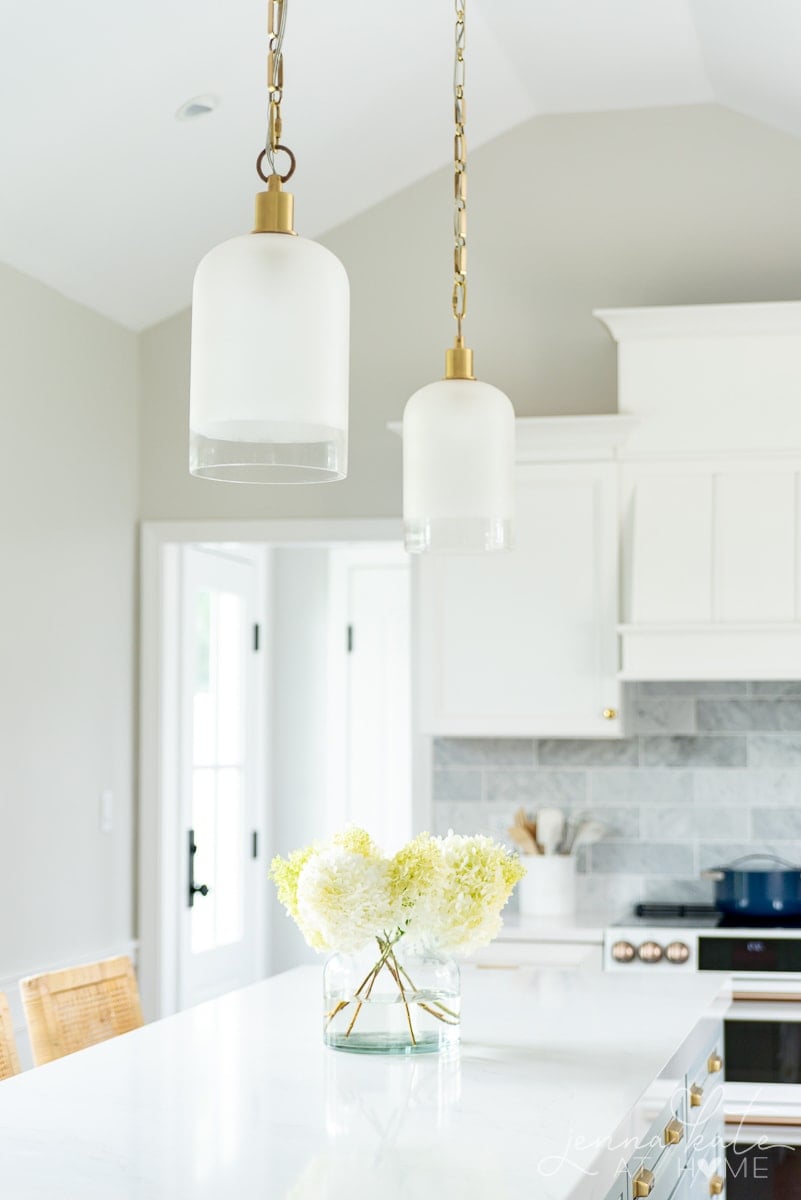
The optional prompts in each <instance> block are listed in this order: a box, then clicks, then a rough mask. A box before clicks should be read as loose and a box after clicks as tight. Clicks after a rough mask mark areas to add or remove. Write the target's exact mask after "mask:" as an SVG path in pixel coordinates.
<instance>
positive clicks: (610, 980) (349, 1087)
mask: <svg viewBox="0 0 801 1200" xmlns="http://www.w3.org/2000/svg"><path fill="white" fill-rule="evenodd" d="M720 986H721V984H720V980H714V979H711V978H709V977H698V976H692V977H690V978H682V979H680V980H679V979H676V980H675V981H674V980H666V979H664V978H660V979H659V980H653V979H642V980H640V979H637V981H636V986H633V981H632V980H630V979H628V978H621V977H620V976H616V975H600V974H599V975H593V976H588V975H587V974H584V973H582V974H579V973H575V972H554V971H547V972H537V971H535V970H518V971H503V972H501V971H497V972H496V971H481V970H478V969H476V968H470V967H468V968H465V970H464V972H463V1004H462V1010H463V1038H462V1045H461V1050H460V1051H457V1052H456V1053H452V1052H449V1053H448V1054H446V1055H419V1056H416V1057H413V1058H390V1057H383V1056H382V1057H372V1056H360V1055H353V1054H346V1053H342V1052H338V1051H335V1050H330V1049H327V1048H325V1047H324V1046H323V1044H322V1038H321V1009H322V1003H321V979H320V971H319V969H317V968H315V967H303V968H300V969H298V970H296V971H291V972H288V973H286V974H285V975H279V976H276V977H274V978H272V979H268V980H266V981H264V982H262V983H259V984H256V985H254V986H253V987H250V988H246V989H243V990H242V991H239V992H234V993H232V994H230V995H228V996H224V997H222V998H221V999H219V1000H215V1001H211V1002H210V1003H208V1004H204V1005H201V1006H199V1007H198V1008H195V1009H192V1010H190V1011H188V1012H185V1013H182V1014H180V1015H179V1016H177V1017H172V1018H170V1019H168V1020H164V1021H159V1022H155V1023H154V1024H152V1025H149V1026H147V1027H146V1028H144V1029H141V1030H137V1031H136V1032H135V1033H131V1034H127V1035H126V1036H124V1037H121V1038H117V1039H115V1040H114V1041H111V1042H106V1043H104V1044H103V1045H100V1046H95V1047H93V1048H92V1049H90V1050H86V1051H83V1052H82V1053H80V1054H76V1055H73V1056H71V1057H70V1058H65V1059H61V1060H60V1061H58V1062H55V1063H51V1064H49V1065H47V1066H44V1067H39V1068H37V1069H35V1070H33V1071H29V1072H27V1073H26V1074H24V1075H22V1076H19V1077H17V1078H15V1079H10V1080H7V1081H6V1082H4V1083H0V1197H3V1198H4V1200H5V1198H6V1197H8V1200H34V1198H35V1200H79V1198H80V1200H101V1198H102V1200H112V1198H113V1200H129V1198H131V1200H132V1198H136V1200H184V1198H186V1200H189V1198H190V1197H192V1198H193V1200H212V1197H213V1198H214V1200H246V1198H249V1197H254V1198H256V1197H258V1198H259V1200H279V1198H280V1200H300V1198H303V1200H368V1198H369V1200H376V1198H377V1197H381V1200H400V1198H401V1197H402V1198H403V1200H418V1198H423V1200H428V1198H429V1197H437V1200H451V1198H454V1200H455V1198H457V1197H458V1200H471V1198H473V1197H476V1198H478V1197H481V1200H486V1198H487V1197H492V1200H512V1198H514V1200H517V1198H520V1200H523V1198H526V1200H528V1198H530V1197H537V1200H568V1198H571V1200H572V1198H574V1197H575V1198H581V1200H603V1198H604V1197H605V1196H606V1193H607V1191H608V1189H609V1187H610V1186H611V1184H612V1181H613V1177H614V1174H615V1168H616V1164H617V1162H618V1161H619V1159H620V1155H619V1154H617V1156H616V1155H615V1154H614V1153H613V1152H610V1145H611V1146H612V1149H614V1139H615V1138H616V1136H617V1135H618V1134H619V1133H620V1131H621V1130H622V1129H623V1130H625V1129H630V1128H632V1113H633V1112H635V1111H636V1110H637V1106H638V1102H640V1101H641V1099H642V1097H643V1095H644V1093H645V1092H646V1090H647V1089H648V1087H649V1085H650V1084H651V1082H652V1081H653V1080H654V1079H655V1078H656V1076H657V1075H659V1073H660V1071H662V1070H663V1068H664V1067H665V1065H666V1064H667V1063H668V1061H669V1060H670V1058H671V1056H672V1055H673V1054H674V1052H675V1051H676V1050H677V1049H678V1047H679V1046H680V1044H681V1043H682V1042H683V1041H684V1039H685V1038H686V1037H687V1035H688V1034H689V1033H690V1032H691V1030H692V1029H693V1027H694V1026H695V1024H696V1021H697V1020H698V1019H699V1018H700V1017H701V1016H702V1015H703V1014H704V1013H705V1012H706V1011H707V1010H709V1008H710V1006H711V1005H712V1003H713V1001H714V998H715V996H716V994H717V992H718V990H719V988H720ZM578 1138H581V1144H578V1143H577V1139H578Z"/></svg>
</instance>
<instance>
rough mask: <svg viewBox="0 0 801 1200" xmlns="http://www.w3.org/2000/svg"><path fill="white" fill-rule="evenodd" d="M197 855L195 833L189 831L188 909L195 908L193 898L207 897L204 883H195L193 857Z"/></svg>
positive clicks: (191, 830)
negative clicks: (198, 896)
mask: <svg viewBox="0 0 801 1200" xmlns="http://www.w3.org/2000/svg"><path fill="white" fill-rule="evenodd" d="M196 854H197V846H196V845H195V831H194V829H190V830H189V907H190V908H194V907H195V896H197V895H198V894H199V895H201V896H208V894H209V889H208V886H207V885H206V884H205V883H201V884H200V886H198V885H197V884H196V883H195V855H196Z"/></svg>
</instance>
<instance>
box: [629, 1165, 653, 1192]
mask: <svg viewBox="0 0 801 1200" xmlns="http://www.w3.org/2000/svg"><path fill="white" fill-rule="evenodd" d="M632 1184H633V1187H634V1191H633V1193H632V1194H633V1195H634V1196H650V1195H651V1192H652V1191H653V1190H654V1173H653V1171H649V1170H648V1168H647V1167H640V1169H639V1171H638V1172H637V1174H636V1175H635V1176H634V1179H633V1180H632Z"/></svg>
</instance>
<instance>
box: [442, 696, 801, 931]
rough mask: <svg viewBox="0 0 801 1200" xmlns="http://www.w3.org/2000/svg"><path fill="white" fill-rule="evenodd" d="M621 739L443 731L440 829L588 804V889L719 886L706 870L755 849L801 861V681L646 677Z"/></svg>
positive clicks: (654, 894)
mask: <svg viewBox="0 0 801 1200" xmlns="http://www.w3.org/2000/svg"><path fill="white" fill-rule="evenodd" d="M627 712H628V725H629V729H628V732H629V733H630V735H631V736H629V737H627V738H625V739H623V740H621V741H591V740H588V741H569V740H565V741H556V740H548V741H545V740H543V741H531V740H527V739H524V738H520V739H518V738H513V739H505V740H486V741H482V740H480V739H474V740H462V739H439V740H438V741H437V742H435V745H434V814H435V816H434V821H435V831H436V832H438V833H445V832H447V830H448V829H449V828H452V829H454V830H455V831H456V832H457V833H481V832H486V833H491V834H493V835H494V836H496V837H502V838H504V840H506V831H507V828H508V826H509V824H510V822H511V818H512V815H513V813H514V811H515V809H516V808H517V807H518V806H520V805H522V806H523V807H524V808H526V809H527V810H528V811H529V812H532V813H533V812H535V811H536V809H537V808H540V807H543V806H545V805H549V806H550V805H553V806H555V807H557V808H560V809H562V810H563V811H564V812H565V813H566V814H575V813H581V812H586V813H587V814H588V815H591V816H592V817H595V818H597V819H598V820H600V821H601V822H603V824H604V825H606V827H607V829H608V837H607V838H606V839H605V840H604V841H603V842H600V843H598V844H597V845H595V846H592V847H589V848H588V849H587V851H582V852H581V853H580V860H579V870H580V872H581V874H580V876H579V903H580V906H581V907H583V908H598V907H600V908H605V909H610V910H612V911H618V910H620V911H621V912H622V911H624V910H625V909H627V908H628V907H630V905H631V904H633V903H635V902H636V901H638V900H643V899H649V900H665V899H667V900H671V899H684V900H687V899H695V900H711V899H712V885H711V884H709V883H706V882H704V881H702V880H700V879H699V877H698V876H699V872H700V871H701V870H702V869H703V868H705V867H710V866H718V865H721V864H725V863H726V862H729V861H730V860H732V859H734V858H736V857H738V856H739V855H741V854H748V853H752V852H753V851H755V850H760V851H767V852H770V853H775V854H779V855H781V856H783V857H785V858H787V859H790V860H792V861H793V862H795V863H801V684H799V683H776V684H772V683H640V684H631V685H629V688H628V696H627Z"/></svg>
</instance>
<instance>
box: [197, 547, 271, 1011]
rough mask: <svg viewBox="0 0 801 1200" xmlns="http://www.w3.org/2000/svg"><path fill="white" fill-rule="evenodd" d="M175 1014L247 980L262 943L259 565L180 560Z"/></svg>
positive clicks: (238, 559)
mask: <svg viewBox="0 0 801 1200" xmlns="http://www.w3.org/2000/svg"><path fill="white" fill-rule="evenodd" d="M181 554H182V561H181V636H180V640H181V654H180V672H179V674H180V689H179V690H180V698H179V709H180V729H181V752H180V764H179V772H178V774H179V790H180V824H181V833H180V836H179V839H178V853H179V855H180V857H181V863H180V864H179V867H180V869H179V872H178V877H179V880H180V887H181V893H182V894H181V904H180V907H179V914H180V916H179V920H180V931H179V944H180V952H179V983H178V1000H179V1007H180V1008H187V1007H189V1006H191V1005H193V1004H197V1003H199V1002H200V1001H202V1000H207V999H210V998H212V997H213V996H218V995H220V994H222V993H223V992H226V991H230V990H231V989H233V988H236V987H242V986H244V985H245V984H247V983H250V982H252V981H253V980H254V979H256V978H258V977H259V975H260V974H261V961H262V950H263V942H264V932H263V915H262V910H263V907H264V893H263V880H262V874H263V859H262V856H261V854H260V849H261V848H260V845H259V841H260V827H261V814H260V812H259V803H258V799H259V791H260V786H259V784H260V774H261V772H260V744H261V740H262V739H261V738H260V737H259V714H260V690H261V689H260V686H259V679H260V671H259V629H258V602H259V592H260V587H259V570H260V567H259V561H258V559H257V558H254V557H250V556H248V553H247V552H246V551H245V552H243V553H242V554H237V553H236V552H235V551H234V550H232V551H231V552H229V551H228V550H227V549H225V548H222V547H217V548H210V547H208V548H207V547H204V546H184V547H183V548H182V551H181Z"/></svg>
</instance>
